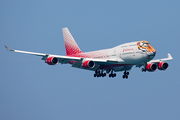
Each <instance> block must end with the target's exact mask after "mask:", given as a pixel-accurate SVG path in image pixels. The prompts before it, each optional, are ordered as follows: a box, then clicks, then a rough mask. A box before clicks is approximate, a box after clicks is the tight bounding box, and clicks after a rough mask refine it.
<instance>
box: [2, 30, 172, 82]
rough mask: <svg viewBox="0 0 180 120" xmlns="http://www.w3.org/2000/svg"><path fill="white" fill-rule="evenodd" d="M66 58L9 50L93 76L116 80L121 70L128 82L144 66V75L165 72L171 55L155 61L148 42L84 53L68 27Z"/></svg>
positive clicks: (154, 53)
mask: <svg viewBox="0 0 180 120" xmlns="http://www.w3.org/2000/svg"><path fill="white" fill-rule="evenodd" d="M62 31H63V36H64V43H65V48H66V55H65V56H62V55H52V54H44V53H34V52H27V51H20V50H13V49H9V48H8V47H7V46H5V47H6V49H7V50H8V51H13V52H19V53H26V54H31V55H37V56H41V57H42V60H44V61H45V62H46V63H47V64H48V65H56V64H57V63H61V64H71V65H72V67H76V68H80V69H85V70H91V71H95V73H94V77H104V76H106V74H109V77H112V78H113V77H116V73H115V72H118V71H124V74H123V76H122V77H123V79H127V78H128V75H129V71H130V70H131V68H132V67H133V66H136V67H139V68H140V67H142V69H141V70H142V72H146V71H149V72H154V71H156V70H157V69H159V70H166V69H167V68H168V66H169V65H168V63H166V62H165V61H168V60H172V59H173V58H172V57H171V55H170V54H168V58H164V59H158V60H152V59H153V58H154V57H155V55H156V50H155V49H154V48H153V47H152V46H151V45H150V43H149V42H148V41H137V42H130V43H125V44H122V45H118V46H116V47H113V48H110V49H104V50H98V51H92V52H82V51H81V50H80V48H79V47H78V45H77V43H76V42H75V40H74V38H73V37H72V35H71V33H70V32H69V30H68V28H63V29H62Z"/></svg>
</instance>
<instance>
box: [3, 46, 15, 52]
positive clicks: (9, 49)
mask: <svg viewBox="0 0 180 120" xmlns="http://www.w3.org/2000/svg"><path fill="white" fill-rule="evenodd" d="M4 46H5V48H6V50H8V51H13V50H12V49H9V48H8V47H7V46H6V45H4Z"/></svg>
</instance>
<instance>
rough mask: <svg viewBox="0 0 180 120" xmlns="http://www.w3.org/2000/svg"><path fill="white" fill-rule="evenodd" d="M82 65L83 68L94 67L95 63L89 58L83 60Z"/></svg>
mask: <svg viewBox="0 0 180 120" xmlns="http://www.w3.org/2000/svg"><path fill="white" fill-rule="evenodd" d="M82 66H83V67H84V68H94V67H95V63H94V62H93V61H91V60H87V61H84V62H83V64H82Z"/></svg>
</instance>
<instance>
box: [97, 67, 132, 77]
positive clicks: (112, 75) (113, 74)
mask: <svg viewBox="0 0 180 120" xmlns="http://www.w3.org/2000/svg"><path fill="white" fill-rule="evenodd" d="M106 72H107V74H109V77H110V78H114V77H116V73H114V70H113V69H109V70H106ZM128 75H129V72H126V71H124V75H123V76H122V78H123V79H128ZM105 76H106V73H104V70H103V69H102V70H100V69H99V70H96V71H95V73H94V77H105Z"/></svg>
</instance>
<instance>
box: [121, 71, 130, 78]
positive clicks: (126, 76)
mask: <svg viewBox="0 0 180 120" xmlns="http://www.w3.org/2000/svg"><path fill="white" fill-rule="evenodd" d="M128 75H129V72H126V71H124V75H123V76H122V78H123V79H125V78H126V79H128Z"/></svg>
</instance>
